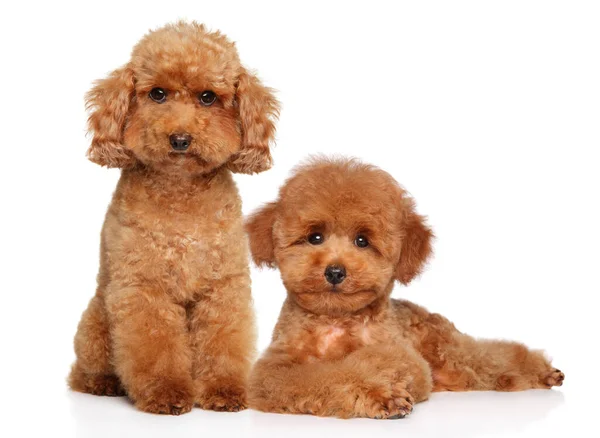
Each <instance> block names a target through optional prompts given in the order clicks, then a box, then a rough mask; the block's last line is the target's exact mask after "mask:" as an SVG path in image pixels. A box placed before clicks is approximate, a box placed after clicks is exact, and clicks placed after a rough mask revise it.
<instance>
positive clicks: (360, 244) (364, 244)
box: [354, 234, 369, 248]
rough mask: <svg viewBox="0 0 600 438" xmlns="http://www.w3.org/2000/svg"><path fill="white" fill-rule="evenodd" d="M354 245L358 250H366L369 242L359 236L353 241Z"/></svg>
mask: <svg viewBox="0 0 600 438" xmlns="http://www.w3.org/2000/svg"><path fill="white" fill-rule="evenodd" d="M354 244H355V245H356V246H358V247H359V248H366V247H367V246H369V241H368V240H367V238H366V237H365V236H363V235H362V234H359V235H358V236H356V239H354Z"/></svg>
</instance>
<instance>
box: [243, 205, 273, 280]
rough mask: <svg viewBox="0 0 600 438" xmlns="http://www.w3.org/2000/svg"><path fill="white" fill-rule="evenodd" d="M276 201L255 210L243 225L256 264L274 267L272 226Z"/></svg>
mask: <svg viewBox="0 0 600 438" xmlns="http://www.w3.org/2000/svg"><path fill="white" fill-rule="evenodd" d="M276 214H277V203H275V202H271V203H269V204H267V205H265V206H264V207H262V208H260V209H259V210H257V211H255V212H254V213H252V215H250V217H249V218H248V219H247V220H246V223H245V225H244V227H245V229H246V232H247V233H248V238H249V240H250V253H251V254H252V260H254V263H256V265H257V266H268V267H270V268H273V267H275V252H274V250H273V226H274V225H275V215H276Z"/></svg>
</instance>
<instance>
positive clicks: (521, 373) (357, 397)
mask: <svg viewBox="0 0 600 438" xmlns="http://www.w3.org/2000/svg"><path fill="white" fill-rule="evenodd" d="M245 227H246V230H247V232H248V234H249V237H250V250H251V252H252V257H253V259H254V261H255V262H256V263H257V264H258V265H262V266H271V267H278V268H279V270H280V271H281V278H282V280H283V283H284V285H285V287H286V289H287V299H286V301H285V303H284V305H283V308H282V310H281V314H280V316H279V321H278V322H277V325H276V327H275V330H274V332H273V338H272V342H271V345H270V346H269V348H268V349H267V350H266V352H265V353H264V354H263V355H262V357H261V358H260V359H259V360H258V362H257V363H256V364H255V366H254V367H253V370H252V372H251V376H250V386H249V404H250V407H252V408H255V409H259V410H261V411H269V412H287V413H300V414H314V415H321V416H337V417H341V418H349V417H368V418H378V419H384V418H401V417H404V416H406V415H408V414H410V412H411V411H412V407H413V405H414V403H417V402H420V401H423V400H426V399H427V398H428V397H429V395H430V393H431V392H432V391H468V390H497V391H520V390H524V389H530V388H550V387H552V386H558V385H561V384H562V381H563V379H564V374H563V373H561V372H560V371H559V370H557V369H555V368H553V367H552V366H551V365H550V361H549V360H548V359H547V358H546V357H545V356H544V354H543V353H542V352H540V351H532V350H529V349H528V348H527V347H525V346H524V345H522V344H519V343H516V342H505V341H491V340H490V341H488V340H477V339H474V338H472V337H471V336H468V335H466V334H464V333H461V332H460V331H458V330H457V329H456V328H455V327H454V325H453V324H452V323H451V322H450V321H448V320H447V319H446V318H444V317H443V316H441V315H439V314H435V313H430V312H428V311H427V310H425V309H424V308H422V307H419V306H417V305H416V304H413V303H410V302H408V301H404V300H395V299H390V294H391V291H392V289H393V286H394V282H395V281H396V280H397V281H399V282H401V283H403V284H408V283H410V281H411V280H412V279H413V278H414V277H415V276H416V275H418V274H419V273H420V272H421V271H422V269H423V266H424V265H425V263H426V261H427V259H428V258H429V257H430V255H431V252H432V249H431V248H432V247H431V242H432V239H433V233H432V231H431V229H430V228H429V226H428V225H427V224H426V220H425V218H424V217H423V216H420V215H419V214H417V213H416V211H415V204H414V201H413V200H412V199H411V198H410V197H409V196H408V195H407V193H406V192H405V191H404V190H403V189H402V188H401V187H400V186H399V185H398V183H397V182H396V181H394V179H393V178H392V177H391V176H390V175H389V174H387V173H385V172H384V171H382V170H380V169H377V168H376V167H374V166H370V165H367V164H363V163H361V162H359V161H357V160H347V159H327V158H315V159H312V160H311V161H309V163H307V164H305V165H302V166H300V167H298V168H297V169H296V171H295V172H294V174H293V175H292V177H291V178H290V179H289V180H288V181H287V182H286V183H285V184H284V185H283V187H282V188H281V189H280V192H279V197H278V199H277V200H276V201H275V202H271V203H269V204H267V205H266V206H264V207H263V208H262V209H259V210H258V211H257V212H255V213H254V214H252V215H251V216H250V217H249V218H248V220H247V221H246V225H245ZM312 233H320V234H321V235H322V243H320V244H318V245H312V244H311V243H310V242H309V241H308V236H309V235H310V234H312ZM357 235H361V236H363V237H364V238H366V239H367V240H368V242H369V245H368V246H367V247H359V246H357V245H356V244H355V243H354V242H355V239H356V237H357ZM330 265H336V266H338V267H339V266H343V267H344V268H345V271H346V277H345V278H344V279H343V281H342V282H341V283H339V284H335V285H333V284H331V283H329V282H328V281H327V279H326V277H325V275H324V271H325V269H326V267H327V266H330Z"/></svg>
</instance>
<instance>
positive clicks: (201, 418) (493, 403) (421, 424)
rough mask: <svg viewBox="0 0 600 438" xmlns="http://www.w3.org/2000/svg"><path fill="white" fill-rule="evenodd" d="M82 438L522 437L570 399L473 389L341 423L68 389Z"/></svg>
mask: <svg viewBox="0 0 600 438" xmlns="http://www.w3.org/2000/svg"><path fill="white" fill-rule="evenodd" d="M67 397H68V399H69V402H70V408H71V414H72V416H73V419H74V420H75V426H76V436H77V437H103V438H104V437H107V436H110V437H114V436H124V435H128V436H142V435H143V436H144V437H161V438H162V437H165V436H169V437H171V436H174V437H179V436H181V437H183V436H187V437H194V436H198V435H200V434H205V433H207V432H218V433H219V435H220V436H240V435H242V436H256V437H268V436H279V437H281V436H285V437H286V438H287V437H303V438H305V437H309V438H314V437H317V436H328V437H333V436H344V437H352V436H357V437H358V436H365V435H366V434H373V433H377V436H378V437H379V436H399V435H398V434H399V433H402V436H408V435H410V436H419V437H439V436H442V435H443V436H444V437H448V436H457V437H463V438H465V437H475V436H485V435H490V434H494V435H500V436H501V435H506V436H515V435H519V434H520V432H523V431H524V430H525V429H527V428H528V427H529V426H532V425H533V424H535V423H536V422H539V421H540V420H542V419H544V418H545V417H546V416H548V414H549V413H550V412H551V411H552V410H553V409H555V408H557V407H559V406H560V405H561V404H563V403H564V396H563V394H562V392H560V391H556V390H552V391H545V390H533V391H525V392H519V393H496V392H469V393H441V394H434V395H433V396H432V397H431V399H430V400H429V401H427V402H425V403H420V404H418V405H417V406H416V407H415V410H414V411H413V413H412V414H411V415H410V416H409V417H407V418H405V419H402V420H368V419H353V420H337V419H333V418H318V417H313V416H308V415H279V414H265V413H261V412H256V411H250V410H248V411H244V412H240V413H220V412H207V411H202V410H200V409H194V410H193V411H192V412H191V413H189V414H186V415H182V416H180V417H171V416H160V415H151V414H145V413H143V412H139V411H137V410H136V409H135V407H134V406H133V405H132V404H131V402H129V400H128V399H127V398H125V397H120V398H109V397H96V396H91V395H85V394H77V393H72V392H69V394H68V396H67Z"/></svg>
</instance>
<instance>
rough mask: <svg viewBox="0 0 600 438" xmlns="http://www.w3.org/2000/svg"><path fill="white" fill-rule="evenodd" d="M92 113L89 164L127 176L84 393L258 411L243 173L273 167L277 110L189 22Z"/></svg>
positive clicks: (214, 35) (142, 56)
mask: <svg viewBox="0 0 600 438" xmlns="http://www.w3.org/2000/svg"><path fill="white" fill-rule="evenodd" d="M87 104H88V106H89V108H90V109H91V115H90V119H89V125H90V130H91V131H92V132H93V135H94V136H93V140H92V145H91V147H90V149H89V151H88V155H89V158H90V160H91V161H93V162H95V163H98V164H100V165H103V166H107V167H119V168H121V169H122V173H121V179H120V181H119V184H118V186H117V189H116V191H115V194H114V197H113V200H112V203H111V204H110V207H109V209H108V213H107V215H106V220H105V223H104V227H103V229H102V243H101V248H100V273H99V274H98V288H97V291H96V295H95V296H94V298H92V300H91V301H90V304H89V306H88V308H87V310H86V311H85V312H84V314H83V316H82V319H81V322H80V323H79V328H78V330H77V335H76V336H75V353H76V356H77V360H76V362H75V364H74V365H73V368H72V371H71V375H70V377H69V384H70V386H71V388H73V389H74V390H77V391H82V392H88V393H92V394H99V395H120V394H124V393H125V392H126V393H127V394H128V395H129V397H130V398H131V399H132V400H133V401H134V402H135V404H136V406H137V407H138V408H139V409H141V410H144V411H147V412H155V413H167V414H180V413H184V412H187V411H189V410H190V409H191V408H192V406H193V405H194V403H196V404H198V405H199V406H200V407H202V408H204V409H214V410H227V411H237V410H240V409H243V408H245V407H246V383H247V378H248V374H249V371H250V367H251V363H252V360H253V355H254V341H255V330H254V316H253V309H252V303H251V296H250V277H249V269H248V262H247V258H248V257H247V248H246V236H245V234H244V230H243V225H242V219H241V201H240V198H239V195H238V192H237V188H236V186H235V183H234V181H233V179H232V175H231V172H241V173H253V172H261V171H263V170H265V169H267V168H269V166H270V165H271V155H270V152H269V143H270V141H271V140H272V138H273V135H274V131H275V128H274V125H273V119H274V117H276V115H277V111H278V103H277V101H276V100H275V98H274V97H273V95H272V92H271V90H270V89H268V88H265V87H264V86H263V85H261V83H260V82H259V81H258V79H257V78H256V77H255V76H253V75H252V74H251V73H249V72H248V71H247V70H246V69H244V68H243V67H242V65H241V64H240V60H239V58H238V54H237V51H236V48H235V46H234V44H233V43H232V42H230V41H229V40H228V39H227V38H226V37H225V36H224V35H222V34H220V33H219V32H209V31H207V30H206V29H205V28H204V26H202V25H199V24H196V23H191V24H186V23H183V22H179V23H177V24H173V25H168V26H166V27H163V28H161V29H158V30H156V31H154V32H150V33H149V34H147V35H146V36H145V37H144V38H143V39H142V40H141V41H140V42H139V43H138V45H137V46H136V47H135V48H134V49H133V53H132V56H131V61H130V62H129V63H128V64H126V65H125V66H124V67H122V68H119V69H117V70H115V71H114V72H112V73H111V74H110V75H109V76H108V78H106V79H104V80H101V81H99V82H98V83H97V84H96V86H95V87H94V88H93V89H92V90H91V91H90V92H89V94H88V95H87Z"/></svg>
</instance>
